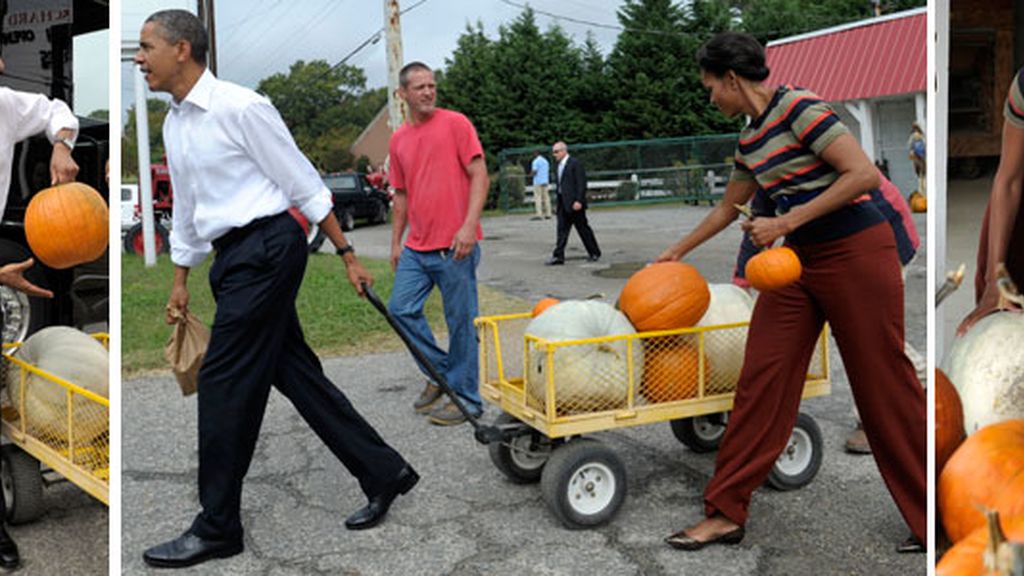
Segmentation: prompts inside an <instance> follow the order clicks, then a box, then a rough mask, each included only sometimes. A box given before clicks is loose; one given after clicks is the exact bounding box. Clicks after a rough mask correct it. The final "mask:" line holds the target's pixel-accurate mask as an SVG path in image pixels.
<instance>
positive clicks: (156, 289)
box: [121, 254, 530, 377]
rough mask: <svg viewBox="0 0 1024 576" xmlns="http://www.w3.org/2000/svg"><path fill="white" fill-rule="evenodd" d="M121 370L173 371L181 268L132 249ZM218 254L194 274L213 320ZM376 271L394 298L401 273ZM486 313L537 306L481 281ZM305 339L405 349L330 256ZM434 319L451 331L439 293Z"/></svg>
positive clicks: (351, 348)
mask: <svg viewBox="0 0 1024 576" xmlns="http://www.w3.org/2000/svg"><path fill="white" fill-rule="evenodd" d="M121 262H122V263H121V366H122V368H121V371H122V373H123V374H124V375H125V376H126V377H129V376H132V375H135V374H138V373H140V372H145V371H149V370H160V369H166V368H167V362H166V361H165V360H164V357H163V348H164V343H165V342H166V341H167V337H168V336H169V335H170V333H171V327H170V326H168V325H167V324H165V323H164V307H165V306H166V305H167V297H168V295H169V294H170V288H171V279H172V278H173V276H174V266H173V264H171V262H170V259H169V258H168V257H167V256H166V255H161V256H160V257H159V258H158V259H157V265H156V266H154V267H153V268H146V267H145V266H144V265H143V263H142V258H141V257H137V256H132V255H128V254H124V255H122V259H121ZM211 262H212V258H207V259H206V261H205V262H204V263H203V264H202V265H200V266H198V267H196V268H194V269H192V271H191V273H190V274H189V286H188V287H189V297H190V298H189V310H190V311H191V312H192V313H193V314H195V315H196V316H198V317H199V318H200V319H201V320H202V321H203V322H205V323H206V324H207V325H209V324H210V323H211V322H212V321H213V311H214V302H213V295H212V294H211V293H210V285H209V283H208V282H207V273H208V271H209V267H210V263H211ZM362 262H363V265H364V266H366V268H367V269H369V270H370V272H371V273H372V274H373V277H374V291H375V292H376V293H377V294H378V295H379V296H380V298H381V299H382V300H384V301H385V302H387V299H388V296H390V294H391V285H392V281H393V280H394V275H393V274H392V272H391V267H390V266H389V265H388V262H387V261H385V260H372V259H362ZM479 293H480V313H481V314H483V315H488V314H503V313H508V312H521V311H525V310H529V309H530V304H529V303H528V302H525V301H523V300H521V299H518V298H513V297H511V296H508V295H506V294H503V293H501V292H499V291H497V290H494V289H491V288H488V287H487V286H483V285H480V286H479ZM296 305H297V306H298V310H299V318H300V319H301V320H302V327H303V330H304V331H305V334H306V341H307V342H308V343H309V345H310V346H312V347H313V349H314V350H316V352H317V354H319V355H321V356H343V355H353V354H362V353H368V352H382V351H391V350H398V349H400V348H402V346H403V345H402V342H401V340H399V338H398V336H397V335H396V334H395V333H394V332H393V331H392V330H391V327H390V326H388V323H387V320H385V319H384V317H383V316H382V315H381V314H380V313H379V312H377V310H375V309H374V308H373V306H372V305H371V304H370V303H369V302H367V301H365V300H362V299H360V298H359V297H358V296H357V295H356V293H355V291H354V290H353V289H352V286H351V285H350V284H349V283H348V277H347V276H346V275H345V267H344V265H342V263H341V262H340V261H339V259H338V258H337V257H335V256H333V255H329V254H315V255H312V256H311V257H310V258H309V264H308V266H307V267H306V276H305V278H304V279H303V281H302V288H301V289H300V291H299V297H298V300H297V302H296ZM427 318H428V320H429V322H430V325H431V326H432V327H433V328H434V333H435V334H436V335H437V336H438V337H442V336H443V335H444V334H445V330H444V316H443V312H442V307H441V299H440V295H439V294H438V293H437V291H436V290H435V291H434V294H432V295H431V297H430V299H429V300H428V301H427Z"/></svg>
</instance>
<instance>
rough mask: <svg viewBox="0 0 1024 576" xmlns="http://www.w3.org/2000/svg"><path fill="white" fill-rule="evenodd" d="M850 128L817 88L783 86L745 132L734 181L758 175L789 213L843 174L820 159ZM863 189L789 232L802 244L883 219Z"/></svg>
mask: <svg viewBox="0 0 1024 576" xmlns="http://www.w3.org/2000/svg"><path fill="white" fill-rule="evenodd" d="M848 133H849V130H848V129H847V128H846V126H844V125H843V123H842V122H841V121H840V120H839V116H837V115H836V113H835V112H834V111H833V110H832V108H831V107H830V106H829V105H828V103H826V102H825V101H824V100H822V99H821V98H819V97H818V96H817V95H816V94H814V93H813V92H809V91H807V90H803V89H801V88H794V87H792V86H780V87H779V88H778V89H776V91H775V94H774V95H773V96H772V99H771V101H770V102H769V104H768V107H767V108H766V109H765V111H764V113H762V114H761V116H760V117H758V118H756V119H754V120H753V121H752V122H750V124H748V125H747V127H746V128H744V129H743V131H742V132H740V140H739V145H738V146H737V148H736V157H735V169H734V170H733V171H732V177H731V179H732V180H738V181H751V180H756V181H757V183H758V185H759V186H760V187H761V188H762V189H763V190H764V191H765V193H766V194H767V195H768V196H769V197H770V198H771V199H772V201H773V202H775V204H776V206H777V208H778V212H779V213H780V214H784V213H786V212H787V211H789V209H790V208H791V207H792V206H796V205H798V204H803V203H804V202H807V201H808V200H810V199H812V198H814V197H815V196H817V195H818V194H821V193H822V192H824V191H825V190H826V189H827V188H828V187H829V186H831V185H832V184H833V183H834V182H835V181H836V180H837V179H838V178H839V173H838V172H837V171H836V170H835V169H834V168H833V167H832V166H831V165H830V164H829V163H828V162H825V160H823V159H822V158H821V156H820V155H821V153H822V151H824V150H825V149H826V148H827V147H828V146H829V144H831V143H832V142H834V141H835V139H836V138H838V137H839V136H841V135H843V134H848ZM867 200H870V196H869V195H868V194H864V195H863V196H861V197H860V198H857V199H856V200H854V201H853V202H851V203H850V204H848V205H847V206H844V207H842V208H840V209H838V210H836V211H834V212H831V213H829V214H825V215H824V216H821V217H820V218H817V219H815V220H812V221H811V222H808V223H806V224H804V225H803V226H801V227H800V228H798V229H797V230H796V231H794V232H793V233H791V234H790V235H789V236H788V240H790V241H793V242H795V243H797V244H802V243H811V242H822V241H826V240H835V239H837V238H842V237H844V236H848V235H850V234H852V233H854V232H858V231H860V230H863V229H865V228H867V227H869V226H872V225H874V224H877V223H879V222H882V221H883V220H884V217H883V216H882V214H881V213H880V212H879V211H878V210H877V209H876V208H875V207H874V206H873V203H872V202H869V201H867Z"/></svg>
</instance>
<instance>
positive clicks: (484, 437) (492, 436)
mask: <svg viewBox="0 0 1024 576" xmlns="http://www.w3.org/2000/svg"><path fill="white" fill-rule="evenodd" d="M362 288H363V293H364V294H366V299H367V300H369V301H370V304H373V307H374V308H376V309H377V311H378V312H380V313H381V315H383V316H384V318H385V319H386V320H387V321H388V324H390V325H391V328H392V330H394V331H395V333H397V334H398V336H399V338H401V339H402V342H404V343H405V346H406V348H408V349H409V352H411V353H412V355H413V357H414V358H415V359H416V361H417V362H419V364H420V366H423V367H424V368H425V369H426V370H427V373H428V374H430V377H431V378H432V379H433V380H434V382H437V385H438V386H440V387H441V390H443V391H444V393H445V394H447V395H448V397H449V398H451V400H452V402H453V403H454V404H455V407H456V408H458V409H459V412H462V415H463V416H465V417H466V420H468V421H469V423H470V424H471V425H472V426H473V436H474V438H476V441H477V442H479V443H481V444H490V443H492V442H500V441H502V440H503V439H504V436H505V434H504V432H502V430H501V429H499V428H498V427H496V426H487V425H484V424H481V423H480V419H479V417H477V416H476V415H474V414H473V413H472V412H470V411H469V409H468V408H466V405H465V404H463V402H462V400H461V399H460V398H459V395H458V394H456V393H455V392H454V391H453V390H452V389H451V386H449V385H448V380H447V379H446V378H445V377H444V376H443V375H441V373H440V372H438V371H437V368H435V367H434V365H433V364H431V363H430V360H427V356H426V355H425V354H424V353H423V351H421V350H420V349H419V348H417V347H416V345H415V344H413V342H412V340H411V339H410V338H409V336H408V334H406V333H405V330H404V329H402V327H401V326H400V325H399V324H398V321H397V320H395V317H394V316H392V315H391V312H389V311H388V308H387V306H385V305H384V303H383V302H382V301H381V299H380V298H379V297H378V296H377V294H376V292H374V291H373V288H371V287H370V286H369V285H368V284H367V283H365V282H363V284H362Z"/></svg>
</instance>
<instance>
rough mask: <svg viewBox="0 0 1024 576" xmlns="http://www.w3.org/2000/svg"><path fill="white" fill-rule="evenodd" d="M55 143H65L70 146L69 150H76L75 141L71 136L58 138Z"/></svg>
mask: <svg viewBox="0 0 1024 576" xmlns="http://www.w3.org/2000/svg"><path fill="white" fill-rule="evenodd" d="M55 144H63V145H65V146H67V147H68V150H69V151H74V149H75V141H74V140H72V139H71V138H57V142H55Z"/></svg>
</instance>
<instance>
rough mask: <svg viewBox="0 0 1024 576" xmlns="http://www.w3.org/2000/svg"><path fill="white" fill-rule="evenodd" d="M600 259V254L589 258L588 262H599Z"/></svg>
mask: <svg viewBox="0 0 1024 576" xmlns="http://www.w3.org/2000/svg"><path fill="white" fill-rule="evenodd" d="M600 259H601V255H600V254H598V255H597V256H593V255H591V256H587V262H597V261H598V260H600Z"/></svg>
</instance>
